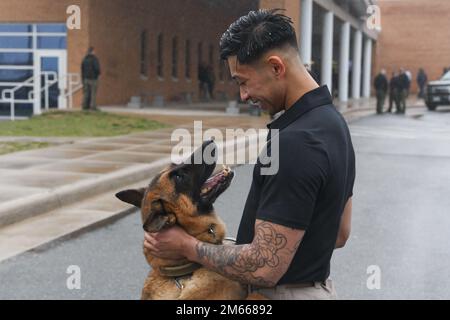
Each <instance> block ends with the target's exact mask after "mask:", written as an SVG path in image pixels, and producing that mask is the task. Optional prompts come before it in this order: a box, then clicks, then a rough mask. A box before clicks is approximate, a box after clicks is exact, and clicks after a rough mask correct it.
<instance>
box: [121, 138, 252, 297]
mask: <svg viewBox="0 0 450 320" xmlns="http://www.w3.org/2000/svg"><path fill="white" fill-rule="evenodd" d="M215 153H216V145H215V143H214V142H213V141H206V142H204V143H203V144H202V146H201V147H200V148H198V149H197V150H196V151H195V152H194V153H193V154H192V155H191V156H190V158H188V160H189V161H187V160H186V161H185V162H183V163H181V164H178V165H177V164H171V165H170V166H169V167H167V168H166V169H164V170H162V171H161V172H160V173H159V174H157V175H156V176H155V177H154V178H153V180H152V181H151V182H150V184H149V186H148V187H146V188H141V189H137V190H124V191H120V192H118V193H117V194H116V197H117V198H119V199H120V200H122V201H124V202H127V203H129V204H132V205H134V206H136V207H139V208H140V209H141V217H142V223H143V228H144V230H145V231H147V232H150V233H154V232H158V231H160V230H162V229H163V228H168V227H170V226H173V225H175V224H177V225H179V226H180V227H182V228H183V229H184V230H185V231H186V232H187V233H189V234H190V235H192V236H194V237H195V238H197V239H198V240H200V241H203V242H207V243H212V244H217V245H219V244H223V243H224V240H225V232H226V231H225V224H224V223H223V222H222V220H221V219H220V218H219V217H218V216H217V215H216V213H215V211H214V207H213V203H214V202H215V200H216V199H217V197H219V196H220V195H221V194H222V193H223V192H224V191H225V190H226V189H227V188H228V187H229V185H230V183H231V180H232V179H233V177H234V172H233V171H232V170H231V169H230V168H229V167H226V166H224V167H223V168H222V170H220V171H219V172H218V173H216V174H214V175H212V174H213V172H214V169H215V168H216V156H215ZM205 154H208V155H211V157H213V160H212V161H210V162H212V163H207V161H205V157H204V155H205ZM198 159H200V160H201V161H198ZM198 162H201V163H198ZM211 175H212V176H211ZM144 255H145V258H146V260H147V262H148V263H149V264H150V266H151V267H152V270H151V271H150V273H149V275H148V277H147V279H146V281H145V284H144V287H143V289H142V296H141V299H143V300H160V299H162V300H178V299H179V300H240V299H245V298H246V297H247V288H246V286H244V285H242V284H240V283H238V282H236V281H232V280H230V279H227V278H225V277H224V276H222V275H220V274H218V273H216V272H213V271H211V270H208V269H206V268H204V267H202V266H200V265H198V264H195V263H191V262H189V261H187V260H182V261H180V260H169V259H160V258H157V257H154V256H152V255H151V254H150V252H149V251H148V250H147V249H146V248H145V247H144Z"/></svg>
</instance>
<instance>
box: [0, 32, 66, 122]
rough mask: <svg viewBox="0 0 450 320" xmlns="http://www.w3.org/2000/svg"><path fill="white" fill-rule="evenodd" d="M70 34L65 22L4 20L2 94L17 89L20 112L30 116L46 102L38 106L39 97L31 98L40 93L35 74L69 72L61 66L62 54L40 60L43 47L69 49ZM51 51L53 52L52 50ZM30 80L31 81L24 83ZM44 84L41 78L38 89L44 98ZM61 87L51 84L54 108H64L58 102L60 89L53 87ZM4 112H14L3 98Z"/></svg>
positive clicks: (0, 50)
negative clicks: (60, 67) (7, 90)
mask: <svg viewBox="0 0 450 320" xmlns="http://www.w3.org/2000/svg"><path fill="white" fill-rule="evenodd" d="M66 36H67V27H66V25H65V24H64V23H46V24H24V23H0V97H1V95H2V93H3V92H4V90H6V89H15V92H14V94H13V95H14V98H15V99H16V105H15V114H16V115H21V116H30V115H32V114H33V113H34V110H36V109H38V108H41V107H42V105H43V104H42V102H37V103H36V105H34V104H35V100H34V99H32V98H31V93H34V94H36V93H35V92H34V86H33V84H31V81H32V80H33V77H36V76H39V75H42V72H56V73H57V75H58V76H60V77H61V78H64V77H65V76H66V75H65V74H64V72H66V71H65V70H64V69H63V70H60V69H59V68H58V62H59V59H60V56H59V55H55V56H50V55H49V56H45V57H44V56H42V57H40V58H39V59H37V55H38V54H39V53H40V52H41V50H40V49H53V50H54V49H58V51H63V52H65V51H66V48H67V40H66ZM49 52H50V53H51V50H49ZM56 52H57V51H55V54H56ZM38 57H39V56H38ZM38 61H39V63H37V62H38ZM64 68H65V66H64ZM26 81H28V83H24V82H26ZM30 84H31V85H30ZM44 85H45V82H44V81H42V78H41V91H38V92H39V93H40V95H41V98H42V96H43V94H42V93H41V92H42V90H43V88H44ZM57 86H58V84H53V86H51V87H49V88H50V90H49V99H50V106H49V107H50V108H53V107H57V108H59V107H62V105H59V104H58V102H57V101H58V96H59V91H58V90H52V88H54V87H56V88H57ZM41 101H42V100H41ZM52 101H56V103H52ZM0 115H10V105H9V103H5V102H4V101H2V100H1V98H0Z"/></svg>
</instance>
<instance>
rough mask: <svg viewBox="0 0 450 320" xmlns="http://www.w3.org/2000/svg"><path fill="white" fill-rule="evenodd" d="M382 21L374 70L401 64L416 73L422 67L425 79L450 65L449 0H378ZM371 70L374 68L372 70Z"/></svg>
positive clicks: (414, 84)
mask: <svg viewBox="0 0 450 320" xmlns="http://www.w3.org/2000/svg"><path fill="white" fill-rule="evenodd" d="M379 5H380V9H381V25H382V32H381V33H380V36H379V39H378V42H377V45H376V49H375V68H374V69H375V70H379V69H380V68H385V69H386V70H387V71H388V75H390V74H391V71H392V70H398V68H400V67H404V68H405V69H407V70H410V71H411V73H412V79H413V81H412V87H411V89H412V91H413V92H417V84H416V81H415V79H416V76H417V72H418V69H419V68H424V70H425V72H426V73H427V75H428V80H436V79H438V78H439V77H440V76H441V75H442V71H443V68H444V67H450V19H449V17H450V1H448V0H427V1H422V0H380V1H379ZM375 70H374V71H375Z"/></svg>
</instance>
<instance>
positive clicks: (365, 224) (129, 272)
mask: <svg viewBox="0 0 450 320" xmlns="http://www.w3.org/2000/svg"><path fill="white" fill-rule="evenodd" d="M351 131H352V135H353V141H354V145H355V149H356V151H357V180H356V185H355V190H354V215H353V229H352V235H351V239H350V240H349V242H348V243H347V246H346V247H345V248H343V249H339V250H337V251H336V252H335V255H334V257H333V262H332V278H333V279H334V281H335V284H336V287H337V290H338V294H339V296H340V298H343V299H450V291H449V290H448V287H449V286H450V271H449V270H450V234H449V232H448V230H449V229H450V216H449V215H448V212H449V211H448V208H449V207H450V197H449V196H448V195H449V194H450V185H449V183H448V181H450V161H449V160H450V110H449V109H442V110H438V112H434V113H431V112H427V111H425V110H419V111H417V110H416V111H414V114H410V115H409V116H407V117H402V116H396V115H383V116H370V117H367V118H364V119H361V120H359V121H356V122H353V123H352V125H351ZM251 169H252V168H251V166H242V167H239V168H237V169H236V172H237V177H236V180H235V181H234V183H233V185H232V187H231V188H230V189H229V190H227V191H226V192H225V193H224V194H223V196H222V197H221V198H220V199H219V200H218V201H217V203H216V207H217V211H218V212H219V213H220V215H221V216H222V217H223V219H224V220H225V222H226V223H227V225H228V228H229V234H230V235H234V234H235V233H236V230H237V225H238V223H239V218H240V214H241V211H242V207H243V205H244V201H245V197H246V195H247V192H248V188H249V185H250V179H251ZM141 243H142V232H141V226H140V221H139V216H138V214H137V213H136V214H135V215H130V216H127V217H125V218H123V219H121V220H119V221H117V222H116V223H113V224H111V225H108V226H106V227H103V228H101V229H98V230H95V231H91V232H89V233H86V234H84V235H81V236H79V237H77V238H74V239H71V240H68V241H64V242H60V243H57V244H55V245H53V246H52V247H50V248H48V249H46V250H44V251H42V252H33V253H26V254H23V255H21V256H19V257H16V258H14V259H11V260H8V261H5V262H3V263H1V264H0V285H1V286H0V299H17V298H24V299H49V298H52V299H80V298H81V299H137V298H139V295H140V289H141V286H142V283H143V280H144V278H145V277H146V274H147V271H148V268H147V266H146V263H145V262H144V259H143V256H142V254H141ZM70 265H77V266H79V267H80V270H81V289H80V290H69V289H67V286H66V280H67V278H68V277H69V274H67V273H66V270H67V268H68V266H70ZM370 266H375V268H378V269H379V271H380V272H381V273H380V274H381V277H380V280H381V281H380V289H373V290H369V289H368V287H367V279H368V277H369V276H370V275H369V274H368V273H367V269H368V268H369V267H370ZM371 270H373V269H371ZM371 279H373V278H371ZM371 283H372V284H373V283H374V282H371Z"/></svg>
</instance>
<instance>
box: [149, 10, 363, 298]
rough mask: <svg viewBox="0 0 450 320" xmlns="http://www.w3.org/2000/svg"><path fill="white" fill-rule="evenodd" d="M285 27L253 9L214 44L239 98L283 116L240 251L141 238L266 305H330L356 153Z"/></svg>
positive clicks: (250, 200) (178, 232)
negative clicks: (243, 287) (274, 165)
mask: <svg viewBox="0 0 450 320" xmlns="http://www.w3.org/2000/svg"><path fill="white" fill-rule="evenodd" d="M291 23H292V22H291V20H290V18H288V17H286V16H285V15H282V14H280V13H278V12H277V11H275V10H258V11H252V12H250V13H248V14H247V15H246V16H243V17H241V18H239V19H238V20H237V21H236V22H234V23H233V24H231V26H230V27H229V28H228V30H227V31H226V32H225V33H224V34H223V36H222V38H221V41H220V49H221V57H222V59H226V60H227V61H228V65H229V68H230V72H231V76H232V78H233V79H235V80H236V81H237V83H238V85H239V88H240V94H241V98H242V100H244V101H251V102H252V103H258V104H259V105H260V107H261V108H262V109H265V110H267V111H268V112H269V113H270V114H275V113H278V112H280V111H282V110H285V112H284V113H283V114H282V115H281V116H280V117H278V118H277V119H276V120H274V121H272V122H271V123H270V124H269V125H268V127H269V129H270V133H269V137H268V141H267V154H268V155H270V157H271V160H272V161H277V162H278V171H277V172H275V173H273V174H265V173H264V171H263V169H267V165H266V164H263V162H262V161H261V159H258V161H257V163H256V165H255V167H254V170H253V181H252V185H251V188H250V192H249V195H248V197H247V202H246V204H245V208H244V212H243V215H242V218H241V223H240V225H239V231H238V235H237V245H235V246H232V245H213V244H208V243H203V242H201V241H199V240H197V239H195V238H193V237H191V236H190V235H188V234H187V233H186V232H184V231H183V230H182V229H180V228H178V227H172V228H169V229H167V230H164V231H162V232H159V233H155V234H148V233H147V234H145V242H144V245H145V246H146V248H148V249H149V250H150V251H151V253H152V254H154V255H156V256H160V257H165V258H172V259H181V258H185V257H186V258H187V259H189V260H191V261H194V262H197V263H200V264H202V265H203V266H205V267H207V268H209V269H211V270H214V271H216V272H218V273H220V274H222V275H224V276H226V277H229V278H231V279H236V280H239V281H241V282H242V283H246V284H249V285H250V290H251V291H252V292H259V293H261V294H263V295H265V296H267V297H268V298H270V299H335V298H336V294H335V291H334V288H333V285H332V282H331V281H330V280H329V279H328V277H329V274H330V260H331V256H332V254H333V250H334V249H335V248H340V247H342V246H344V244H345V242H346V241H347V239H348V237H349V233H350V220H351V211H352V209H351V208H352V200H351V199H352V194H353V184H354V179H355V155H354V151H353V146H352V142H351V139H350V133H349V130H348V127H347V125H346V122H345V120H344V119H343V117H342V116H341V115H340V113H338V112H337V111H336V108H335V106H334V105H333V104H332V99H331V96H330V93H329V91H328V89H327V87H326V86H322V87H319V85H318V84H317V83H316V82H315V81H314V80H313V78H312V77H311V75H310V74H309V73H308V71H307V70H306V68H305V67H304V65H303V62H302V61H301V59H300V57H299V52H298V47H297V40H296V39H297V37H296V35H295V32H294V29H293V27H292V25H291ZM277 142H278V147H279V148H276V145H275V144H276V143H277ZM272 146H274V147H273V149H272ZM264 162H265V161H264Z"/></svg>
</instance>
